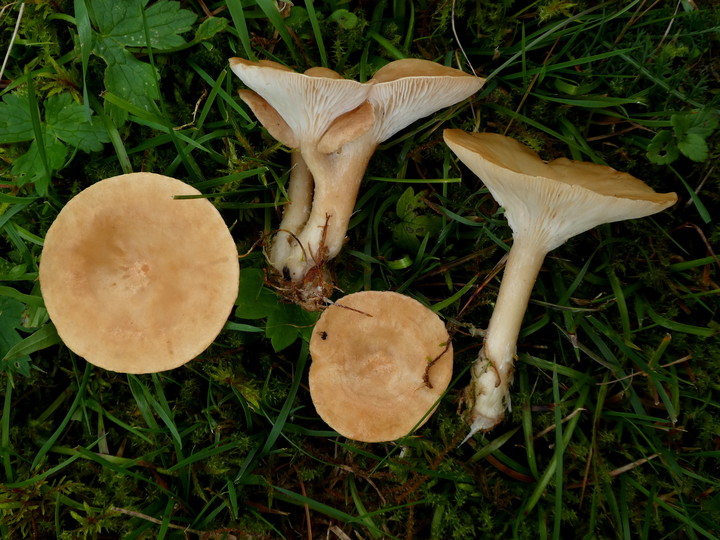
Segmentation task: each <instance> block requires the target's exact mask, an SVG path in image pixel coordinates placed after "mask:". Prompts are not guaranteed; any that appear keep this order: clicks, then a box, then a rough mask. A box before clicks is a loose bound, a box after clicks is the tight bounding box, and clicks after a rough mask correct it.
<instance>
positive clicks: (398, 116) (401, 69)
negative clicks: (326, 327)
mask: <svg viewBox="0 0 720 540" xmlns="http://www.w3.org/2000/svg"><path fill="white" fill-rule="evenodd" d="M230 65H231V68H232V70H233V72H234V73H235V74H236V75H237V76H238V77H240V79H241V80H242V81H243V82H244V83H245V84H246V85H248V86H249V87H250V88H252V90H254V92H247V91H243V92H241V94H240V96H241V98H242V99H243V100H244V101H245V102H246V103H247V104H248V105H249V106H250V107H251V109H252V110H253V112H254V113H255V114H256V116H257V117H258V119H259V120H260V121H261V122H262V123H263V125H265V127H266V128H267V129H268V131H269V132H270V134H271V135H273V136H274V137H276V138H277V139H278V140H279V141H281V142H283V143H284V144H286V145H288V146H290V147H291V148H294V149H297V150H299V153H300V156H297V155H296V156H294V157H293V169H292V171H291V176H290V188H289V190H288V191H289V194H290V195H291V200H290V203H289V204H288V206H287V207H286V209H285V213H284V215H283V221H282V223H281V224H280V230H279V232H278V234H277V235H276V237H275V238H274V240H273V244H272V249H271V251H270V264H271V265H272V266H273V267H274V268H275V269H276V270H277V272H278V274H279V275H280V276H282V278H284V280H285V281H288V282H289V283H287V284H286V285H288V286H289V288H290V290H291V291H292V295H293V296H294V300H295V301H297V302H298V303H299V304H301V305H303V306H304V307H306V308H308V309H318V308H319V306H321V305H323V304H324V303H325V300H326V297H327V296H328V293H329V290H330V288H331V287H330V288H328V287H327V284H326V283H325V279H326V277H327V276H326V274H324V273H323V272H322V271H317V270H318V268H322V266H323V263H324V262H326V261H328V260H330V259H332V258H333V257H335V256H336V255H337V254H338V253H339V252H340V249H341V248H342V245H343V241H344V238H345V233H346V231H347V227H348V223H349V221H350V216H351V214H352V211H353V208H354V206H355V200H356V198H357V193H358V190H359V187H360V182H361V181H362V178H363V176H364V174H365V169H366V167H367V164H368V161H369V160H370V157H371V156H372V154H373V152H374V151H375V148H376V147H377V145H378V144H379V143H380V142H382V141H384V140H386V139H387V138H389V137H391V136H392V135H394V134H395V133H397V132H398V131H399V130H401V129H403V128H404V127H406V126H408V125H409V124H411V123H412V122H414V121H415V120H418V119H419V118H422V117H424V116H427V115H429V114H432V113H433V112H435V111H437V110H439V109H441V108H443V107H447V106H449V105H452V104H454V103H457V102H458V101H461V100H462V99H465V98H466V97H468V96H470V95H471V94H473V93H474V92H476V91H477V90H478V89H479V88H480V87H481V86H482V84H483V82H484V79H480V78H478V77H474V76H472V75H468V74H467V73H463V72H462V71H459V70H456V69H452V68H448V67H444V66H440V65H438V64H436V63H434V62H429V61H426V60H415V59H406V60H398V61H396V62H391V63H390V64H388V65H387V66H385V67H383V68H382V69H380V70H379V71H378V72H377V74H376V75H375V77H373V79H371V80H370V81H368V82H367V83H365V84H361V83H358V82H356V81H349V80H345V79H340V78H338V77H339V75H338V74H337V73H335V72H333V71H331V70H328V69H323V68H314V69H312V70H309V71H307V72H306V73H305V74H299V73H294V72H292V71H287V68H281V67H278V65H277V64H274V63H262V62H261V63H254V62H248V61H247V60H242V59H239V58H232V59H230ZM260 73H262V76H261V75H260ZM285 81H292V83H290V82H287V83H286V82H285ZM297 185H299V186H300V187H299V188H297V187H296V186H297ZM309 186H313V193H312V194H311V195H308V193H307V191H308V187H309ZM292 195H295V198H293V197H292ZM308 201H311V204H310V205H308Z"/></svg>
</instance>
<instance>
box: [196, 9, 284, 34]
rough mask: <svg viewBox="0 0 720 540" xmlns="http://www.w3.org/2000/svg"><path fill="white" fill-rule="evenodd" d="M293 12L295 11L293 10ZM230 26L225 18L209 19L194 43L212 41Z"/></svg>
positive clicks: (200, 27)
mask: <svg viewBox="0 0 720 540" xmlns="http://www.w3.org/2000/svg"><path fill="white" fill-rule="evenodd" d="M292 11H295V10H294V9H293V10H292ZM229 24H230V21H228V20H227V19H224V18H223V17H210V18H209V19H206V20H204V21H203V22H202V23H201V24H200V26H199V27H198V29H197V32H195V40H194V41H204V40H206V39H210V38H211V37H213V36H214V35H215V34H219V33H220V32H224V31H225V29H226V28H227V27H228V25H229Z"/></svg>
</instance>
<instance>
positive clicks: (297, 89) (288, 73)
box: [229, 57, 369, 148]
mask: <svg viewBox="0 0 720 540" xmlns="http://www.w3.org/2000/svg"><path fill="white" fill-rule="evenodd" d="M229 63H230V69H231V70H232V72H233V73H235V75H237V76H238V77H239V78H240V80H241V81H242V82H243V83H245V85H246V86H248V87H249V88H250V89H251V90H253V91H254V92H255V93H256V94H257V95H258V96H259V97H260V99H261V100H264V101H266V102H267V105H260V103H261V102H260V101H259V100H258V99H257V98H253V97H249V96H248V94H247V93H244V94H241V95H240V97H241V98H242V99H243V100H245V101H246V102H247V103H248V105H249V106H250V108H251V109H252V110H253V112H254V113H255V114H257V115H258V118H259V119H260V121H261V122H262V123H263V124H265V119H266V118H267V117H268V116H269V115H268V114H267V108H268V106H269V107H271V108H272V109H274V110H275V111H276V114H277V117H280V118H282V121H283V122H284V123H286V124H287V128H288V129H289V130H290V131H292V133H293V135H294V138H291V137H287V136H286V137H284V138H283V139H278V140H280V142H283V144H288V145H291V146H292V147H293V148H295V147H297V146H298V145H299V144H300V143H301V142H302V141H304V140H306V139H307V140H308V141H311V142H316V141H318V140H319V139H320V138H321V137H322V135H323V134H324V133H325V131H327V129H328V127H330V125H331V124H332V123H333V121H334V120H335V119H336V118H337V117H338V116H341V115H343V114H345V113H348V112H350V111H352V110H353V109H355V108H357V107H359V106H360V105H362V103H363V102H364V101H365V100H366V98H367V94H368V91H369V87H367V86H366V85H363V84H362V83H359V82H357V81H353V80H350V79H343V78H342V76H341V75H340V74H339V73H336V72H334V71H332V70H331V69H327V68H311V69H309V70H308V71H307V72H305V73H297V72H295V71H292V70H291V69H289V68H287V67H285V66H283V65H282V64H278V63H276V62H272V61H267V60H263V61H260V62H252V61H250V60H245V59H244V58H237V57H234V58H230V60H229ZM277 117H275V118H274V119H273V120H274V121H277ZM266 127H267V126H266ZM368 127H369V126H368ZM283 131H287V130H283ZM271 134H272V135H273V136H276V133H273V132H271Z"/></svg>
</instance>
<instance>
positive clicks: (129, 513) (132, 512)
mask: <svg viewBox="0 0 720 540" xmlns="http://www.w3.org/2000/svg"><path fill="white" fill-rule="evenodd" d="M110 510H111V511H113V512H119V513H121V514H125V515H127V516H132V517H136V518H140V519H144V520H145V521H149V522H150V523H155V524H156V525H162V524H163V522H162V520H161V519H157V518H154V517H152V516H148V515H147V514H143V513H141V512H136V511H135V510H128V509H127V508H118V507H117V506H111V507H110ZM168 527H170V528H171V529H178V530H181V531H185V532H190V533H193V534H197V535H198V536H200V535H203V534H205V531H198V530H196V529H189V528H187V527H183V526H181V525H175V524H174V523H168Z"/></svg>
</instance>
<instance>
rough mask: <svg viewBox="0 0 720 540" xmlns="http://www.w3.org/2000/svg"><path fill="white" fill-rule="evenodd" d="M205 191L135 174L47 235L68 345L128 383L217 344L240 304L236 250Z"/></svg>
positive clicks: (86, 196) (77, 208)
mask: <svg viewBox="0 0 720 540" xmlns="http://www.w3.org/2000/svg"><path fill="white" fill-rule="evenodd" d="M198 194H199V191H198V190H196V189H195V188H193V187H191V186H189V185H187V184H185V183H184V182H181V181H180V180H176V179H174V178H169V177H167V176H162V175H159V174H152V173H133V174H124V175H121V176H115V177H113V178H108V179H106V180H102V181H100V182H98V183H96V184H94V185H92V186H90V187H89V188H87V189H85V190H84V191H82V192H80V193H79V194H78V195H77V196H75V197H74V198H73V199H71V200H70V201H69V202H68V203H67V205H66V206H65V207H64V208H63V209H62V210H61V211H60V213H59V214H58V216H57V218H56V220H55V221H54V222H53V224H52V226H51V227H50V229H49V230H48V232H47V236H46V238H45V244H44V247H43V251H42V258H41V261H40V286H41V289H42V295H43V298H44V300H45V305H46V307H47V310H48V313H49V315H50V318H51V319H52V321H53V323H55V326H56V327H57V330H58V334H59V335H60V337H61V338H62V340H63V341H64V342H65V344H66V345H67V346H68V347H69V348H70V349H71V350H73V351H74V352H75V353H76V354H78V355H79V356H82V357H83V358H85V359H86V360H87V361H88V362H90V363H92V364H95V365H96V366H100V367H102V368H105V369H109V370H112V371H117V372H122V373H151V372H157V371H163V370H167V369H172V368H176V367H178V366H181V365H182V364H184V363H185V362H187V361H189V360H191V359H193V358H195V357H196V356H197V355H198V354H200V353H201V352H202V351H203V350H205V349H206V348H207V347H208V346H209V345H210V343H212V341H213V340H214V339H215V337H217V335H218V334H219V333H220V330H221V329H222V328H223V326H224V325H225V322H226V320H227V318H228V316H229V314H230V311H231V309H232V307H233V305H234V302H235V300H236V298H237V294H238V285H239V277H240V268H239V265H238V254H237V249H236V247H235V242H234V241H233V239H232V236H231V235H230V232H229V230H228V228H227V226H226V225H225V222H224V221H223V219H222V217H221V216H220V213H219V212H218V211H217V210H216V209H215V207H214V206H213V205H212V204H211V203H210V202H209V201H208V200H206V199H174V198H173V196H175V195H198Z"/></svg>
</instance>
